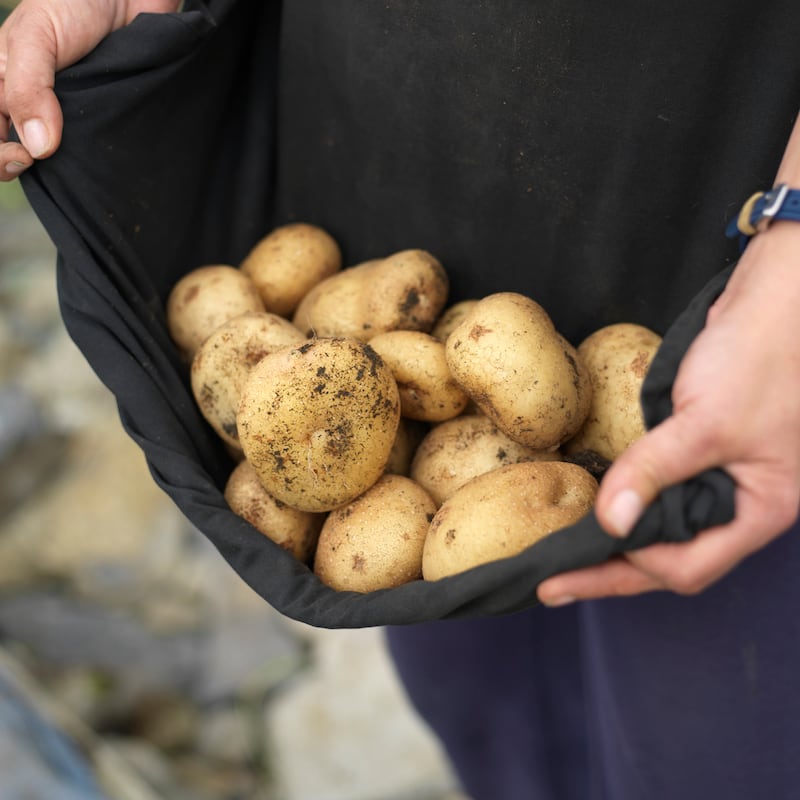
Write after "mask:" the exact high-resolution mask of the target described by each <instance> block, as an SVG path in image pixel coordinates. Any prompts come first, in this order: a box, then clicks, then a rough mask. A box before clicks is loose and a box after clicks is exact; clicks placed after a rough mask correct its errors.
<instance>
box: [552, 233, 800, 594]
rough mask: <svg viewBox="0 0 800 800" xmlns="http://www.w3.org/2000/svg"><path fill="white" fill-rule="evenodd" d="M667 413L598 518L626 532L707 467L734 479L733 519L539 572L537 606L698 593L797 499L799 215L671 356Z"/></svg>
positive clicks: (610, 487)
mask: <svg viewBox="0 0 800 800" xmlns="http://www.w3.org/2000/svg"><path fill="white" fill-rule="evenodd" d="M672 399H673V406H674V412H673V415H672V416H671V417H669V418H668V419H667V420H665V421H664V422H663V423H662V424H660V425H658V426H657V427H656V428H654V429H653V430H651V431H649V432H648V433H647V434H646V435H645V436H644V437H642V438H641V439H640V440H639V441H638V442H636V443H635V444H633V445H632V446H631V447H630V448H629V449H628V450H627V451H626V452H625V453H623V454H622V455H621V456H620V457H619V458H618V459H617V460H616V461H615V462H614V464H613V465H612V467H611V468H610V469H609V471H608V472H607V474H606V476H605V478H604V479H603V481H602V484H601V487H600V492H599V494H598V497H597V501H596V512H597V517H598V520H599V521H600V524H601V525H602V526H603V528H604V529H605V530H606V531H607V532H608V533H609V534H610V535H615V536H625V535H626V534H627V533H628V532H629V531H630V529H631V528H632V527H633V525H634V523H635V522H636V520H637V519H638V518H639V516H640V515H641V513H642V510H643V509H644V507H645V506H646V505H647V504H648V503H650V502H651V501H652V500H653V499H654V498H655V497H656V496H657V494H658V493H659V492H660V491H661V490H662V489H663V488H665V487H667V486H670V485H673V484H676V483H680V482H681V481H683V480H686V479H687V478H690V477H692V476H694V475H697V474H698V473H700V472H701V471H703V470H705V469H708V468H710V467H722V468H724V469H725V470H726V471H727V472H728V473H729V474H730V475H731V476H732V478H733V479H734V481H735V483H736V487H737V488H736V492H735V506H736V516H735V519H734V520H733V521H732V522H730V523H728V524H726V525H722V526H719V527H716V528H711V529H709V530H706V531H703V532H701V533H700V534H698V535H697V536H696V537H695V538H694V539H693V540H692V541H690V542H687V543H681V544H666V543H665V544H657V545H652V546H650V547H646V548H643V549H641V550H638V551H634V552H630V553H627V554H625V555H624V556H621V557H618V558H614V559H612V560H610V561H609V562H607V563H604V564H600V565H597V566H592V567H588V568H585V569H580V570H575V571H573V572H567V573H563V574H560V575H556V576H554V577H552V578H549V579H548V580H546V581H543V582H542V583H541V584H540V586H539V589H538V596H539V599H540V600H541V601H542V602H543V603H545V604H546V605H561V604H564V603H566V602H570V601H572V600H579V599H588V598H598V597H606V596H614V595H632V594H639V593H642V592H649V591H654V590H671V591H674V592H677V593H679V594H695V593H697V592H700V591H702V590H703V589H705V588H706V587H708V586H710V585H711V584H712V583H714V582H715V581H716V580H718V579H719V578H721V577H722V576H723V575H725V574H726V573H727V572H729V571H730V570H731V569H733V568H734V567H735V566H736V565H737V564H738V563H739V562H740V561H742V559H744V558H746V557H747V556H748V555H750V554H751V553H753V552H755V551H756V550H759V549H760V548H762V547H764V546H765V545H766V544H768V543H769V542H770V541H772V540H773V539H775V538H776V537H778V536H779V535H780V534H781V533H783V532H784V531H785V530H786V529H787V528H789V526H790V525H791V524H792V523H793V522H794V521H795V519H796V518H797V515H798V507H799V506H800V223H796V222H778V223H775V224H773V225H772V226H771V227H770V228H769V229H768V230H767V231H766V232H765V233H761V234H758V235H757V236H755V237H754V238H753V239H752V240H751V241H750V243H749V244H748V246H747V249H746V250H745V251H744V253H743V254H742V257H741V259H740V261H739V264H738V265H737V267H736V269H735V270H734V272H733V275H732V277H731V280H730V281H729V283H728V286H727V287H726V289H725V291H724V292H723V294H722V295H721V296H720V298H719V299H718V300H717V302H716V303H715V304H714V306H713V307H712V308H711V309H710V311H709V313H708V317H707V323H706V327H705V328H704V329H703V331H702V332H701V333H700V335H699V336H698V337H697V339H696V340H695V341H694V343H693V344H692V346H691V347H690V348H689V350H688V352H687V353H686V355H685V357H684V359H683V362H682V363H681V365H680V369H679V370H678V374H677V377H676V380H675V384H674V386H673V396H672Z"/></svg>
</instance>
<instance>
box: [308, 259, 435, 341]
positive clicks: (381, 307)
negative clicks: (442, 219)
mask: <svg viewBox="0 0 800 800" xmlns="http://www.w3.org/2000/svg"><path fill="white" fill-rule="evenodd" d="M448 290H449V283H448V279H447V274H446V273H445V271H444V268H443V267H442V265H441V264H440V263H439V261H438V260H437V259H436V258H435V257H434V256H432V255H431V254H430V253H428V252H426V251H424V250H402V251H400V252H399V253H394V254H393V255H391V256H388V257H387V258H383V259H375V260H372V261H366V262H364V263H362V264H358V265H356V266H354V267H349V268H348V269H344V270H342V271H341V272H338V273H336V274H335V275H332V276H331V277H330V278H326V279H325V280H324V281H322V282H321V283H318V284H317V285H316V286H314V288H313V289H311V291H309V293H308V294H307V295H306V296H305V297H304V298H303V299H302V300H301V301H300V304H299V305H298V307H297V310H296V311H295V314H294V317H293V320H292V321H293V322H294V324H295V325H296V326H297V327H298V328H299V329H300V330H301V331H303V333H305V334H306V335H308V336H321V337H324V336H345V337H352V338H355V339H361V340H362V341H368V340H369V339H371V338H372V337H373V336H376V335H377V334H379V333H383V332H385V331H393V330H410V331H425V332H427V331H429V330H430V329H431V328H432V327H433V325H434V323H435V322H436V319H437V317H438V316H439V313H440V312H441V310H442V308H443V307H444V305H445V303H446V302H447V293H448Z"/></svg>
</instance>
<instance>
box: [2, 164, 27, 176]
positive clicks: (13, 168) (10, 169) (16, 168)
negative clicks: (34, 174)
mask: <svg viewBox="0 0 800 800" xmlns="http://www.w3.org/2000/svg"><path fill="white" fill-rule="evenodd" d="M26 169H28V165H27V164H23V163H22V162H21V161H9V162H8V164H6V172H7V173H8V174H9V175H19V174H20V172H24V171H25V170H26Z"/></svg>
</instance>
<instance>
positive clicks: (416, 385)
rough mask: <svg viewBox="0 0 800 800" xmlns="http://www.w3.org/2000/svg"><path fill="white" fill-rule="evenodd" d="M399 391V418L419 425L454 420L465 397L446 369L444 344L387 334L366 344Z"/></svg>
mask: <svg viewBox="0 0 800 800" xmlns="http://www.w3.org/2000/svg"><path fill="white" fill-rule="evenodd" d="M369 343H370V347H372V348H373V349H374V350H375V352H376V353H378V355H379V356H380V357H381V358H382V359H383V360H384V361H385V362H386V364H387V365H388V367H389V369H391V371H392V375H394V379H395V380H396V381H397V387H398V389H399V390H400V409H401V414H402V415H403V416H404V417H407V418H408V419H416V420H420V421H421V422H442V421H444V420H447V419H452V418H453V417H457V416H458V415H459V414H460V413H461V412H462V411H463V410H464V408H465V407H466V405H467V402H468V401H469V395H467V393H466V392H465V391H464V390H463V389H462V388H461V387H460V386H459V385H458V383H456V381H455V380H454V378H453V376H452V375H451V374H450V368H449V367H448V366H447V358H446V357H445V351H444V344H443V343H442V342H440V341H439V340H438V339H434V338H433V337H432V336H430V335H429V334H427V333H422V332H421V331H387V332H386V333H381V334H379V335H378V336H375V337H373V338H372V339H370V340H369Z"/></svg>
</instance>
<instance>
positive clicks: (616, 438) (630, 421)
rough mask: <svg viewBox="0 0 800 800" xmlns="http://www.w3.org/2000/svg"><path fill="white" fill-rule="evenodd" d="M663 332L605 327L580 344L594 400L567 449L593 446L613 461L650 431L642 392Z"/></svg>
mask: <svg viewBox="0 0 800 800" xmlns="http://www.w3.org/2000/svg"><path fill="white" fill-rule="evenodd" d="M660 345H661V337H660V336H659V335H658V334H657V333H655V332H654V331H651V330H650V329H649V328H646V327H644V326H642V325H635V324H632V323H618V324H615V325H608V326H606V327H605V328H601V329H600V330H598V331H595V332H594V333H593V334H591V335H590V336H588V337H587V338H586V339H584V341H583V342H581V344H580V345H578V354H579V355H580V357H581V359H582V360H583V363H584V364H586V367H587V368H588V370H589V375H590V377H591V381H592V403H591V406H590V408H589V414H588V416H587V418H586V421H585V422H584V424H583V426H582V427H581V429H580V430H579V431H578V433H577V434H576V436H575V437H574V438H573V439H571V440H570V441H569V442H567V443H566V445H565V446H564V449H565V452H567V453H570V454H572V453H579V452H582V451H592V452H595V453H599V454H600V455H601V456H603V458H606V459H608V460H609V461H613V460H614V459H615V458H617V456H619V455H620V454H622V453H623V452H624V451H625V450H626V449H627V448H628V447H630V445H631V444H633V442H635V441H636V440H637V439H639V438H640V437H641V436H643V435H644V433H645V425H644V416H643V415H642V406H641V401H640V395H641V391H642V384H643V383H644V379H645V377H646V375H647V371H648V370H649V369H650V364H651V363H652V361H653V358H654V357H655V354H656V351H657V350H658V348H659V346H660Z"/></svg>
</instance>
